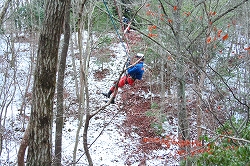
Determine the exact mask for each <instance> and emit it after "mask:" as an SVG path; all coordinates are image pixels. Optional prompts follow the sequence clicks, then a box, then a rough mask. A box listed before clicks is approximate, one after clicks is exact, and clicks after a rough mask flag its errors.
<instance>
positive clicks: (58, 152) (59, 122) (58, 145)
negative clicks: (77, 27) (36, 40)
mask: <svg viewBox="0 0 250 166" xmlns="http://www.w3.org/2000/svg"><path fill="white" fill-rule="evenodd" d="M69 22H70V0H67V4H66V12H65V22H64V43H63V48H62V53H61V59H60V64H59V69H58V80H57V114H56V133H55V163H54V165H56V166H61V158H62V129H63V113H64V108H63V87H64V73H65V68H66V57H67V53H68V47H69V39H70V24H69Z"/></svg>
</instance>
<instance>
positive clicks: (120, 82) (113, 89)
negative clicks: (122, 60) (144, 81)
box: [102, 75, 127, 104]
mask: <svg viewBox="0 0 250 166" xmlns="http://www.w3.org/2000/svg"><path fill="white" fill-rule="evenodd" d="M126 82H127V76H126V75H125V76H123V77H122V78H121V79H120V80H119V82H118V85H117V90H118V88H121V87H123V86H124V85H125V84H126ZM116 84H117V82H116V81H115V82H114V85H113V86H112V87H111V88H110V90H109V92H108V93H102V94H103V95H104V96H106V97H108V98H110V96H111V94H112V93H113V92H115V90H116ZM117 90H116V91H117ZM116 94H117V92H116V93H114V94H113V100H112V101H111V103H112V104H114V103H115V96H116Z"/></svg>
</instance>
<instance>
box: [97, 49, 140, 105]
mask: <svg viewBox="0 0 250 166" xmlns="http://www.w3.org/2000/svg"><path fill="white" fill-rule="evenodd" d="M136 61H139V62H138V63H137V64H135V65H134V66H132V67H130V68H128V69H127V71H126V74H125V75H124V76H123V77H121V79H120V80H119V82H118V84H117V81H115V82H114V84H113V86H112V87H111V88H110V90H109V92H108V93H102V94H103V95H104V96H106V97H107V98H110V96H111V94H112V93H113V92H115V90H116V87H117V90H118V88H121V87H123V86H124V85H125V84H129V85H130V86H133V84H134V82H135V80H137V79H138V80H141V79H142V76H143V73H144V68H143V64H144V55H143V54H140V53H138V54H137V55H136V56H135V62H136ZM130 65H131V64H130V61H128V62H127V67H128V66H130ZM115 96H116V93H114V94H113V98H112V100H111V102H110V103H111V104H114V103H115Z"/></svg>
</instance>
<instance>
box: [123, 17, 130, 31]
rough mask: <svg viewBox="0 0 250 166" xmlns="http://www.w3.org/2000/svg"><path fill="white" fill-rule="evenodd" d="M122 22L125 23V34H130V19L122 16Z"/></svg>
mask: <svg viewBox="0 0 250 166" xmlns="http://www.w3.org/2000/svg"><path fill="white" fill-rule="evenodd" d="M122 22H123V30H124V32H125V33H126V32H128V33H129V32H130V21H129V19H128V18H126V17H124V16H122Z"/></svg>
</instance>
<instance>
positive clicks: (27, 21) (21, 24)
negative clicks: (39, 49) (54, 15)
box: [15, 2, 45, 31]
mask: <svg viewBox="0 0 250 166" xmlns="http://www.w3.org/2000/svg"><path fill="white" fill-rule="evenodd" d="M37 3H38V2H36V3H30V4H26V5H25V6H21V7H19V8H18V9H17V12H16V14H15V23H16V27H17V28H19V29H26V30H29V31H30V30H32V29H33V30H39V29H40V27H41V23H42V22H43V20H44V16H45V9H44V6H43V4H42V3H41V4H37Z"/></svg>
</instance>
